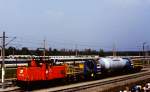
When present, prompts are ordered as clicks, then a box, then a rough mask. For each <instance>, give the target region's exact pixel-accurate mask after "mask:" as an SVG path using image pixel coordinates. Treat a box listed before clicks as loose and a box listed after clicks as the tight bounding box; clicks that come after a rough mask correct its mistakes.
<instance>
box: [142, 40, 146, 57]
mask: <svg viewBox="0 0 150 92" xmlns="http://www.w3.org/2000/svg"><path fill="white" fill-rule="evenodd" d="M145 44H146V42H143V44H142V45H143V56H144V58H145Z"/></svg>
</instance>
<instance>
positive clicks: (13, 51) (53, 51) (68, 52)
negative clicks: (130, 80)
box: [5, 47, 143, 56]
mask: <svg viewBox="0 0 150 92" xmlns="http://www.w3.org/2000/svg"><path fill="white" fill-rule="evenodd" d="M116 53H117V55H118V56H139V55H143V52H142V51H117V52H116ZM76 54H77V55H99V56H112V55H113V52H112V51H104V50H103V49H100V50H99V51H97V50H93V49H90V48H88V49H84V50H72V49H64V48H63V49H56V48H54V49H53V48H49V49H48V50H47V49H46V50H45V55H47V56H50V55H65V56H66V55H76ZM5 55H6V56H8V55H38V56H42V55H43V49H40V48H37V49H36V50H30V49H29V48H27V47H22V48H21V49H17V48H15V47H8V48H6V49H5Z"/></svg>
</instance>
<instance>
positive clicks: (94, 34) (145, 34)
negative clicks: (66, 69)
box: [0, 0, 150, 50]
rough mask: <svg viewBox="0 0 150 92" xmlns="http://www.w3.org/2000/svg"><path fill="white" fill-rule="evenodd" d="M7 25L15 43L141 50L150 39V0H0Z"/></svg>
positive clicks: (0, 26)
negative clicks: (14, 38) (114, 46)
mask: <svg viewBox="0 0 150 92" xmlns="http://www.w3.org/2000/svg"><path fill="white" fill-rule="evenodd" d="M4 30H5V32H6V34H7V36H9V37H10V39H11V37H13V36H16V37H17V39H16V40H15V41H13V42H12V43H11V44H10V45H15V46H16V47H17V46H18V47H19V46H22V47H23V46H26V47H29V48H37V47H41V46H42V41H43V39H46V40H47V48H48V47H52V48H67V49H75V45H76V44H77V46H78V48H79V49H83V48H92V49H96V50H99V49H100V48H103V49H104V50H112V47H113V44H115V45H116V48H117V50H139V49H141V46H142V43H143V42H147V45H149V44H150V39H149V34H150V1H149V0H0V32H1V34H2V31H4ZM8 40H9V39H8Z"/></svg>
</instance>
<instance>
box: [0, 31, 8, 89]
mask: <svg viewBox="0 0 150 92" xmlns="http://www.w3.org/2000/svg"><path fill="white" fill-rule="evenodd" d="M0 38H2V88H3V89H4V88H5V38H8V37H6V36H5V32H3V37H0Z"/></svg>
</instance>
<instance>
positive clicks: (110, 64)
mask: <svg viewBox="0 0 150 92" xmlns="http://www.w3.org/2000/svg"><path fill="white" fill-rule="evenodd" d="M98 63H99V64H100V65H101V71H102V73H109V72H116V71H131V70H133V64H132V63H131V61H130V60H129V59H127V58H119V57H113V58H101V59H99V60H98Z"/></svg>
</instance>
